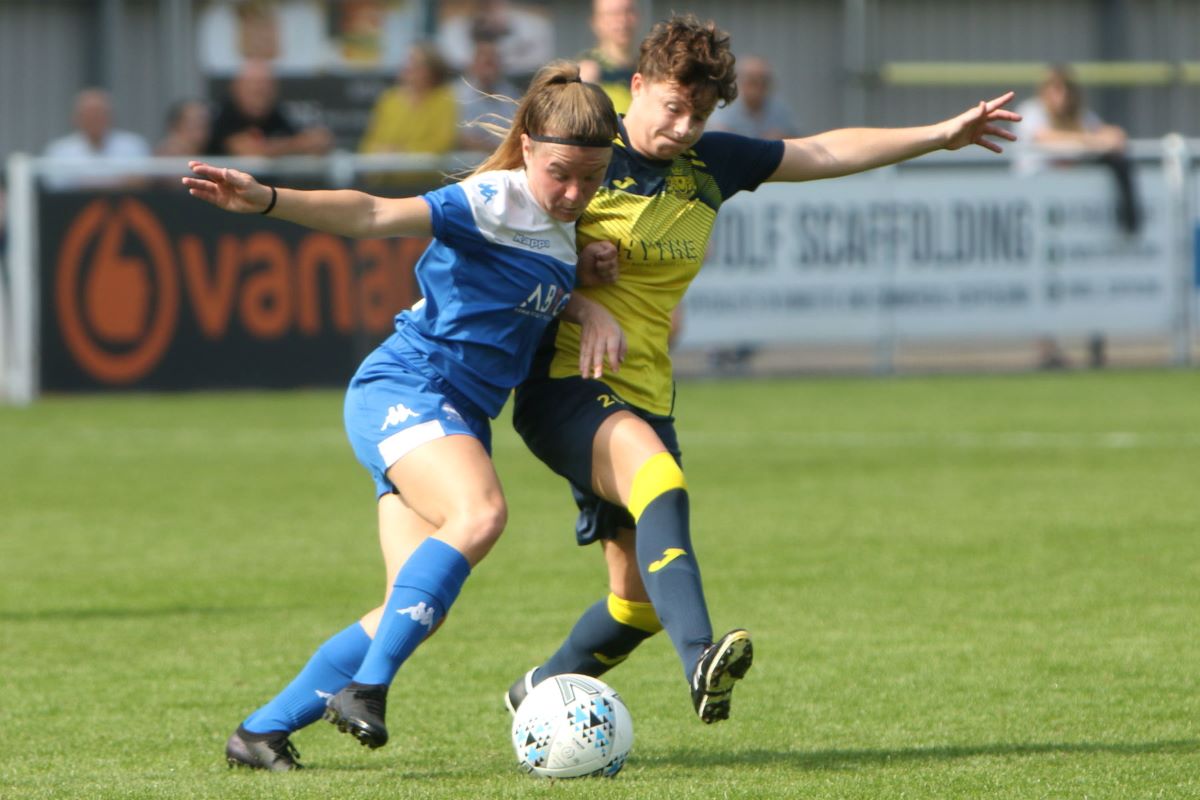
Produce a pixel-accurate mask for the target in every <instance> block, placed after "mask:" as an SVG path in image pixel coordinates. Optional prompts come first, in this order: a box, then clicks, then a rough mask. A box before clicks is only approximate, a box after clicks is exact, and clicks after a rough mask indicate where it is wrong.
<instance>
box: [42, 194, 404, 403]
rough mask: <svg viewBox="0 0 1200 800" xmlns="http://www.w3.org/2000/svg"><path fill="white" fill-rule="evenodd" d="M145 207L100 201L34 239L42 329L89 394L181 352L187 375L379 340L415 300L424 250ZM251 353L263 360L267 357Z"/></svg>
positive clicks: (132, 200) (134, 201)
mask: <svg viewBox="0 0 1200 800" xmlns="http://www.w3.org/2000/svg"><path fill="white" fill-rule="evenodd" d="M148 197H151V198H153V200H154V202H153V204H152V205H151V204H149V203H147V202H144V201H143V199H142V197H140V196H127V197H122V198H114V197H112V196H109V195H105V196H101V197H97V198H96V199H93V200H90V201H88V202H86V203H85V204H84V205H82V206H78V205H74V204H72V205H71V206H70V210H67V211H64V212H63V216H64V217H65V219H66V222H65V225H63V228H62V229H60V231H61V232H55V233H53V234H49V236H52V237H53V238H46V239H44V240H43V244H42V248H43V252H45V253H46V254H47V257H48V259H49V263H50V264H51V265H52V268H53V273H52V274H53V281H52V288H50V289H49V293H48V297H49V299H50V300H51V301H52V303H53V307H52V309H51V310H50V312H49V315H48V316H50V317H52V318H53V322H52V323H51V324H52V325H56V327H57V331H58V333H59V335H60V336H61V340H62V346H63V347H64V348H65V350H66V351H67V353H68V354H69V355H70V358H71V361H72V362H73V364H72V369H74V370H78V371H79V372H82V373H83V374H85V375H86V376H87V377H89V378H90V379H92V380H94V381H96V382H98V383H101V384H106V385H110V386H128V385H134V384H137V383H138V382H139V381H141V380H143V379H145V378H147V377H148V376H150V375H151V374H152V373H154V372H155V370H156V369H158V368H159V367H160V365H162V364H163V363H164V362H165V361H169V360H170V359H172V358H174V357H175V356H173V355H172V351H173V348H176V347H179V348H181V350H180V353H181V355H180V356H179V357H180V358H183V357H184V356H183V355H182V353H184V352H186V353H187V356H186V357H187V358H188V359H189V367H188V374H189V375H191V376H195V375H202V374H203V370H204V369H205V364H204V360H205V357H206V356H205V354H206V353H212V354H213V356H212V358H215V359H222V360H223V361H222V362H221V363H227V359H226V357H227V356H228V354H229V352H230V348H237V347H239V344H238V343H244V342H246V340H247V339H249V340H250V341H251V342H254V343H255V344H259V343H262V344H264V345H267V346H268V347H270V346H271V345H273V343H275V342H276V341H279V340H284V339H289V338H290V339H292V340H295V339H301V340H303V341H304V343H305V344H306V345H307V344H308V342H309V341H310V340H312V339H328V338H329V337H333V336H336V337H347V336H351V335H354V334H355V333H357V332H359V331H366V332H368V333H371V334H373V335H381V334H384V333H386V332H387V331H389V330H391V328H392V324H393V322H392V320H393V317H394V316H395V313H396V311H397V310H398V309H401V308H404V307H406V306H408V305H410V304H411V303H412V301H413V299H414V294H415V286H414V284H413V282H412V280H411V272H408V271H407V270H406V268H409V269H410V268H411V266H412V265H413V264H414V263H416V260H417V259H418V258H419V257H420V254H421V252H422V251H423V250H424V247H425V241H422V240H419V239H396V240H385V239H370V240H367V239H364V240H360V241H357V242H349V241H347V240H345V239H341V238H339V237H336V236H331V235H329V234H325V233H317V232H312V231H306V230H305V229H303V228H300V227H298V226H285V225H279V224H276V223H260V222H258V221H257V220H247V219H243V218H231V219H230V220H229V221H228V222H226V221H225V220H223V219H222V220H221V222H223V223H225V224H217V223H214V222H213V221H212V220H213V218H211V217H208V216H206V214H205V213H204V212H203V211H201V212H199V213H197V211H196V207H197V205H198V204H196V201H195V200H192V199H191V198H188V197H186V196H184V197H182V198H179V199H176V198H173V197H165V196H163V195H161V194H150V195H148ZM188 204H191V205H188ZM210 213H218V212H210ZM180 229H183V230H182V231H181V230H180ZM397 276H403V277H399V278H398V277H397ZM48 283H50V282H48ZM256 352H258V353H264V354H266V355H265V356H264V358H266V359H269V357H270V353H271V350H270V349H262V350H258V351H256ZM197 355H198V356H199V358H198V359H195V361H194V363H193V361H192V359H193V358H194V357H195V356H197ZM248 357H253V356H248ZM210 363H212V362H210ZM270 366H271V364H270V363H268V361H264V362H263V363H262V364H258V363H256V364H254V369H253V370H251V371H250V372H252V373H253V374H256V375H258V374H265V371H266V370H269V369H270ZM167 380H168V381H169V380H171V379H170V378H167Z"/></svg>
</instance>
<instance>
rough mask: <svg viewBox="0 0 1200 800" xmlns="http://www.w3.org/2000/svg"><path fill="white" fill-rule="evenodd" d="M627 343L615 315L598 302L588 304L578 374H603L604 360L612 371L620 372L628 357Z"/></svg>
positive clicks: (582, 333)
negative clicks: (623, 362)
mask: <svg viewBox="0 0 1200 800" xmlns="http://www.w3.org/2000/svg"><path fill="white" fill-rule="evenodd" d="M627 350H628V343H627V342H626V341H625V331H623V330H621V326H620V324H619V323H618V322H617V320H616V317H614V316H613V315H612V314H611V313H609V311H608V309H606V308H605V307H604V306H602V305H600V304H599V303H589V304H588V305H587V306H586V313H585V315H584V316H583V320H582V322H581V323H580V334H579V374H580V375H582V376H583V377H585V378H599V377H601V376H602V375H603V374H604V362H605V361H607V362H608V366H609V369H610V371H612V372H619V371H620V369H621V362H622V361H624V360H625V354H626V351H627Z"/></svg>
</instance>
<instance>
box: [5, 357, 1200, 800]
mask: <svg viewBox="0 0 1200 800" xmlns="http://www.w3.org/2000/svg"><path fill="white" fill-rule="evenodd" d="M677 410H678V415H679V419H680V432H681V439H682V442H683V445H684V450H685V458H686V466H687V473H688V479H689V483H690V485H691V488H692V494H693V504H692V509H693V520H694V529H693V534H694V538H695V540H696V543H697V546H698V548H699V552H700V556H701V560H702V564H703V566H704V570H705V577H706V585H707V589H708V594H709V605H710V608H711V609H712V611H713V617H714V624H715V626H716V627H717V628H718V631H721V630H724V629H725V628H728V627H732V626H734V625H744V626H746V627H749V628H750V629H751V630H753V632H754V634H755V643H756V650H757V662H756V664H755V667H754V670H753V671H752V672H751V673H750V676H749V679H748V680H747V681H746V682H745V683H744V684H743V685H742V687H741V688H740V689H739V690H738V693H737V698H736V701H735V704H734V716H733V719H731V720H730V721H729V722H727V723H724V724H722V725H719V726H714V727H711V728H708V727H705V726H702V725H701V724H700V723H699V722H697V721H696V720H695V719H694V718H693V717H692V713H691V708H690V703H689V701H688V697H687V692H686V690H685V688H684V686H683V681H682V675H681V671H680V668H679V666H678V665H677V663H676V660H675V656H674V651H673V650H672V648H671V647H670V646H669V643H668V642H667V641H666V639H665V637H657V638H656V639H654V640H652V641H651V642H649V643H647V644H646V645H644V646H643V648H642V650H641V651H640V652H639V653H638V654H637V655H636V656H635V657H634V658H632V659H631V660H630V661H629V662H628V663H627V664H625V665H623V666H621V667H620V668H618V669H617V670H616V671H614V672H612V673H610V674H609V680H610V682H611V683H613V684H614V685H615V686H616V687H617V688H618V689H619V690H620V691H621V693H622V695H623V696H624V697H625V699H626V701H627V702H628V705H629V707H630V709H631V710H632V712H633V716H634V720H635V724H636V730H637V742H636V744H635V746H634V751H633V756H632V758H631V760H630V762H629V764H628V766H627V767H626V769H625V771H624V772H623V773H622V775H621V776H620V777H619V778H618V779H616V780H615V781H611V782H596V781H585V782H557V783H555V784H548V783H546V782H543V781H535V780H533V779H530V778H527V777H524V776H522V775H520V774H518V773H517V772H516V770H515V769H514V767H513V757H512V753H511V750H510V748H509V745H508V741H507V735H508V718H507V714H506V713H505V712H504V711H503V708H502V707H501V706H500V703H499V699H500V694H501V692H502V690H503V689H504V688H505V687H506V686H507V685H508V683H509V682H510V681H511V680H512V679H513V678H515V677H516V676H517V675H519V674H521V673H522V672H523V671H524V670H525V669H527V668H528V667H529V666H530V665H531V664H532V663H535V661H536V660H537V659H540V658H543V657H545V656H546V655H547V654H548V653H549V652H550V651H551V650H552V649H553V648H554V647H555V646H556V645H557V643H558V641H559V639H560V638H561V636H562V635H563V634H565V632H566V630H567V629H568V627H569V626H570V624H571V623H572V622H573V621H574V618H575V616H576V615H577V613H578V612H579V611H580V610H582V609H583V608H584V607H585V605H586V604H588V603H590V602H591V601H593V600H594V599H596V598H598V597H600V596H602V595H603V593H604V592H605V580H604V574H603V569H602V566H601V563H600V558H599V554H598V553H596V552H590V551H580V550H579V549H578V548H576V547H575V546H574V543H573V538H572V536H571V530H572V529H571V523H572V513H571V504H570V500H569V497H568V495H567V493H566V490H565V486H564V485H563V484H562V483H561V482H560V481H559V480H558V479H557V478H555V477H554V476H552V475H551V474H550V473H549V472H548V471H547V470H545V468H544V467H542V466H541V465H540V464H538V463H537V462H536V461H534V460H533V459H532V457H531V456H529V455H528V453H527V452H526V451H525V450H524V449H523V447H522V446H521V444H520V442H519V441H518V440H517V439H516V437H515V435H514V434H513V433H512V431H511V429H510V428H509V425H508V423H507V421H506V420H502V421H500V422H499V423H497V425H496V458H497V462H498V464H499V470H500V473H501V477H502V478H503V480H504V482H505V486H506V490H507V492H508V497H509V502H510V506H511V514H510V525H509V529H508V531H507V532H506V533H505V536H504V538H503V539H502V540H501V542H500V544H499V545H498V546H497V548H496V550H495V551H494V552H493V554H492V555H491V556H490V557H489V559H488V560H487V561H485V562H484V563H483V564H482V565H481V566H480V567H479V568H478V569H477V570H476V572H475V574H474V575H473V576H472V578H471V580H470V581H468V583H467V586H466V588H465V589H464V591H463V594H462V596H461V598H460V600H459V602H458V604H457V605H456V606H455V609H454V612H453V613H452V615H451V617H450V622H449V624H448V625H447V626H446V628H445V629H444V630H443V631H442V632H441V633H439V634H438V635H437V636H436V637H435V638H434V639H433V640H431V641H430V642H429V643H428V644H427V645H426V646H425V647H423V648H422V649H421V650H420V651H418V653H417V654H416V656H415V657H414V658H413V659H412V660H411V661H410V662H409V663H408V664H407V665H406V666H405V668H404V669H403V670H402V671H401V673H400V675H399V676H398V678H397V683H396V685H395V687H394V689H393V693H392V701H391V709H390V722H391V723H392V728H393V740H392V743H391V744H389V745H388V746H387V747H386V748H383V749H382V750H379V751H373V752H372V751H366V750H364V749H362V748H360V747H359V746H357V745H356V744H354V743H353V742H351V741H350V740H349V739H348V738H346V737H343V736H340V735H339V734H336V733H335V732H334V731H333V729H332V727H331V726H329V725H326V724H324V723H319V724H317V725H315V726H313V727H311V728H309V729H307V730H305V731H303V732H301V733H300V734H298V735H297V736H296V737H295V741H296V743H297V745H298V746H299V748H300V750H301V751H302V752H303V754H304V761H305V763H306V764H308V765H309V766H310V767H312V769H310V770H308V771H306V772H304V773H298V774H289V775H271V774H260V773H247V772H244V771H236V772H235V771H231V770H229V769H227V768H226V767H225V765H224V762H223V759H222V755H221V750H222V747H223V743H224V740H225V737H226V736H227V735H228V734H229V732H230V731H231V730H232V729H233V727H234V726H235V725H236V724H237V723H238V721H239V720H240V719H241V718H242V717H243V716H244V715H245V714H247V713H248V712H249V711H250V710H252V709H253V708H254V707H255V706H256V705H258V704H260V703H262V702H263V701H265V700H266V699H267V698H268V697H269V696H270V695H272V694H273V693H274V692H275V691H276V690H277V689H279V688H280V687H281V686H282V685H283V683H284V682H285V681H286V680H288V679H289V678H290V677H291V676H292V674H293V673H294V672H295V670H296V669H297V668H298V667H299V666H300V665H301V664H302V663H303V662H304V661H305V660H306V659H307V657H308V655H309V654H310V652H311V651H312V649H313V648H314V647H315V646H316V645H317V644H319V643H320V642H321V641H322V640H323V639H324V638H325V637H326V636H327V635H329V634H330V633H332V632H333V631H335V630H338V629H340V628H341V627H343V626H344V625H346V624H347V623H348V622H349V621H351V620H352V619H354V618H355V617H356V616H357V615H358V614H359V613H360V612H361V611H363V610H365V609H366V608H369V607H370V606H371V605H373V604H374V603H375V602H377V599H378V597H379V596H380V595H381V592H382V590H383V586H382V582H383V574H382V572H383V571H382V565H381V562H380V559H379V556H378V553H377V544H376V539H375V531H374V524H375V522H374V509H373V506H372V502H371V484H370V482H369V480H368V479H367V478H366V475H365V473H363V472H362V471H361V469H360V468H359V467H358V466H357V464H356V463H355V462H354V461H353V458H352V456H351V454H350V450H349V447H348V446H347V445H346V444H345V442H344V441H343V437H342V432H341V427H340V420H341V397H340V394H339V393H336V392H288V393H271V394H250V393H245V394H201V395H177V396H124V397H89V398H65V397H63V398H48V399H45V400H44V401H42V402H40V403H39V404H37V405H36V406H34V407H32V408H29V409H12V408H0V691H2V697H3V699H2V700H0V797H3V798H22V800H26V799H28V798H50V797H55V798H59V797H65V798H85V797H87V798H91V797H96V798H120V797H139V798H161V797H170V798H194V797H205V798H210V797H211V798H239V797H272V798H274V797H284V798H293V797H294V798H321V800H351V799H352V798H388V799H389V800H390V799H391V798H464V797H470V798H491V797H504V798H508V797H512V798H526V797H532V798H548V797H555V798H568V797H570V798H575V797H579V798H588V800H593V798H609V797H616V798H660V797H661V798H704V799H705V800H709V799H710V798H721V797H764V798H774V797H804V798H916V797H931V798H944V797H969V798H975V797H1005V798H1007V797H1018V798H1043V797H1044V798H1067V797H1070V798H1084V797H1088V798H1099V797H1108V798H1132V797H1164V798H1180V797H1197V796H1200V730H1198V728H1197V720H1200V677H1198V675H1200V669H1198V667H1200V637H1197V635H1196V629H1197V621H1198V620H1200V535H1198V534H1200V499H1198V489H1200V374H1197V373H1182V372H1175V373H1169V372H1135V373H1120V372H1112V373H1104V374H1098V373H1097V374H1075V375H1030V376H1006V377H937V378H919V379H918V378H912V379H902V380H869V379H863V380H854V379H838V380H834V379H824V380H808V381H762V382H728V383H692V384H686V385H683V386H681V387H680V400H679V407H678V409H677Z"/></svg>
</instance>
